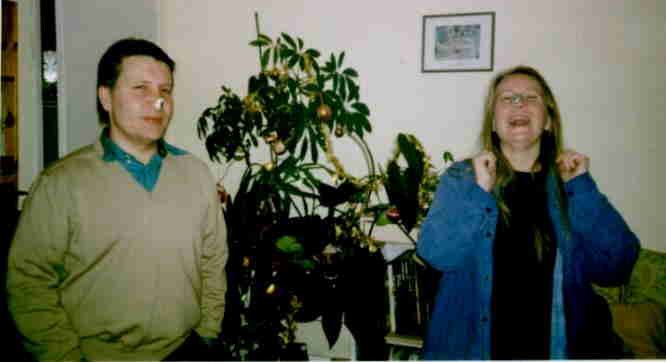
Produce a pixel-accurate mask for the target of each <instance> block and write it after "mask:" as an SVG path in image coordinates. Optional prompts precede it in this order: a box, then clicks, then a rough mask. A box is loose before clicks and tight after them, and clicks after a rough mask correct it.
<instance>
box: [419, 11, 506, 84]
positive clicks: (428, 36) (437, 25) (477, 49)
mask: <svg viewBox="0 0 666 362" xmlns="http://www.w3.org/2000/svg"><path fill="white" fill-rule="evenodd" d="M494 43H495V13H494V12H483V13H465V14H448V15H425V16H424V17H423V34H422V46H421V71H422V72H424V73H428V72H476V71H492V70H493V52H494V49H493V48H494Z"/></svg>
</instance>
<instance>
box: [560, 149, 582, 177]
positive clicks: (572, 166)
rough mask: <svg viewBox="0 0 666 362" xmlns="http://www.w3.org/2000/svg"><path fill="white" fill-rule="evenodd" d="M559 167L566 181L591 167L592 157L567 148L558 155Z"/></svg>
mask: <svg viewBox="0 0 666 362" xmlns="http://www.w3.org/2000/svg"><path fill="white" fill-rule="evenodd" d="M556 162H557V169H558V170H559V171H560V177H562V180H563V181H564V182H568V181H569V180H571V179H572V178H574V177H576V176H578V175H582V174H584V173H585V172H587V171H588V170H589V169H590V158H589V157H587V156H585V155H583V154H582V153H578V152H576V151H572V150H567V151H564V152H562V153H561V154H560V155H559V156H557V161H556Z"/></svg>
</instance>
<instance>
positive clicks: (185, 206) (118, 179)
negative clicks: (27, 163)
mask: <svg viewBox="0 0 666 362" xmlns="http://www.w3.org/2000/svg"><path fill="white" fill-rule="evenodd" d="M174 67H175V63H174V61H173V60H172V59H171V58H169V56H168V55H167V54H166V53H165V52H164V51H163V50H162V49H160V48H159V47H158V46H157V45H155V44H153V43H151V42H149V41H146V40H142V39H133V38H130V39H124V40H120V41H118V42H116V43H115V44H113V45H112V46H111V47H110V48H109V49H108V50H107V51H106V52H105V54H104V55H103V56H102V58H101V60H100V63H99V66H98V74H97V78H98V79H97V96H98V102H97V109H98V113H99V116H100V121H101V123H102V125H103V126H104V129H103V131H102V133H101V136H100V138H99V140H98V141H97V142H95V143H94V144H91V145H88V146H86V147H83V148H82V149H80V150H78V151H75V152H73V153H72V154H69V155H67V156H66V157H64V158H63V159H62V160H60V161H58V162H57V163H56V164H55V165H53V166H52V167H50V168H49V169H47V170H46V171H44V172H43V173H42V175H40V177H39V178H38V179H37V181H36V182H35V183H34V185H33V186H32V190H31V192H30V195H29V196H28V198H27V199H26V201H25V203H24V208H23V211H22V215H21V219H20V221H19V226H18V229H17V231H16V235H15V238H14V240H13V244H12V246H11V249H10V255H9V269H8V279H7V282H8V286H7V289H8V293H9V308H10V312H11V314H12V316H13V318H14V321H15V323H16V325H17V327H18V329H19V331H20V333H21V335H22V336H23V338H24V340H25V346H26V347H27V349H28V351H29V352H30V353H32V355H33V356H35V357H36V358H37V359H38V360H40V361H41V360H56V361H59V360H67V361H79V360H85V361H88V360H133V361H136V360H141V361H143V360H164V359H166V360H197V359H201V358H203V359H206V360H210V359H214V358H213V357H212V356H210V355H205V354H204V355H203V356H195V355H193V354H191V353H195V352H196V353H199V352H204V351H205V350H207V349H208V348H209V346H210V345H211V344H212V342H213V341H216V340H217V338H218V334H219V333H220V328H221V321H222V318H223V314H224V298H225V293H226V277H225V274H224V266H225V264H226V261H227V244H226V225H225V224H224V221H223V218H222V213H221V208H220V205H219V199H218V198H217V193H216V188H215V182H214V180H213V178H212V175H211V173H210V169H209V168H208V167H207V166H206V164H205V163H204V162H202V161H201V160H199V159H197V158H195V157H194V156H192V155H190V154H188V153H187V152H185V151H183V150H180V149H178V148H176V147H174V146H171V145H169V144H168V143H166V142H165V141H164V139H163V137H164V134H165V132H166V130H167V127H168V125H169V122H170V120H171V117H172V112H173V86H174V79H173V71H174Z"/></svg>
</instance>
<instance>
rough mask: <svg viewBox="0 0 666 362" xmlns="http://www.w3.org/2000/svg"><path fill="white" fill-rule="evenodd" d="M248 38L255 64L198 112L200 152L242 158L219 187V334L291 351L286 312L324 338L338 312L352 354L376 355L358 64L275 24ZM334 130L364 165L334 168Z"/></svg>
mask: <svg viewBox="0 0 666 362" xmlns="http://www.w3.org/2000/svg"><path fill="white" fill-rule="evenodd" d="M250 45H251V46H253V47H256V48H258V49H259V63H260V69H259V71H258V73H257V74H255V75H252V76H250V78H249V81H248V89H247V94H246V95H244V96H240V95H238V94H237V93H235V92H234V91H232V90H231V89H229V88H227V87H224V86H223V87H222V94H221V95H220V96H219V98H218V100H217V104H215V105H213V106H211V107H208V108H206V109H205V110H204V111H203V113H202V114H201V116H200V118H199V120H198V134H199V137H200V138H201V139H204V140H205V145H206V149H207V152H208V155H209V157H210V158H211V160H213V161H215V162H220V163H222V162H224V163H225V164H226V165H229V164H232V163H242V165H243V168H244V173H243V176H242V178H241V181H240V184H239V187H238V190H237V192H236V194H235V195H234V196H233V197H232V196H230V195H228V194H227V193H226V191H225V190H224V187H223V185H221V189H220V195H221V198H222V200H223V202H224V213H225V217H226V221H227V227H228V233H229V234H228V235H229V247H230V259H229V262H228V265H227V269H226V271H227V275H228V281H229V289H228V295H227V312H226V317H225V320H224V325H223V337H222V340H221V342H222V345H223V346H224V348H225V351H226V353H227V354H228V357H230V358H233V359H238V360H273V359H293V355H290V353H291V351H293V350H294V348H295V347H294V332H295V328H297V322H306V321H312V320H315V319H318V318H321V322H322V326H323V329H324V333H325V335H326V337H327V339H328V342H329V344H330V346H332V345H333V344H334V343H335V341H336V340H337V338H338V336H339V333H340V330H341V326H342V324H343V323H344V324H345V325H346V326H347V327H348V329H349V330H350V332H351V334H352V335H353V337H354V339H355V341H356V344H357V350H358V358H360V359H374V360H380V359H385V358H386V354H385V353H386V351H385V345H384V343H383V333H384V331H385V317H386V305H385V299H384V298H385V290H384V272H385V264H384V260H383V257H382V255H381V253H379V252H377V251H378V248H377V245H376V243H375V241H374V240H373V239H372V237H371V236H370V235H369V233H368V232H367V230H364V228H363V223H362V222H361V219H362V217H364V215H366V214H367V210H368V208H369V203H370V198H371V195H372V194H373V192H376V191H377V190H378V188H379V187H380V185H381V182H382V176H381V175H380V174H378V173H376V171H375V167H374V160H373V158H372V154H371V152H370V149H369V148H368V147H367V144H366V143H365V141H364V136H365V135H366V133H368V132H370V131H371V130H372V128H371V125H370V121H369V119H368V117H369V115H370V111H369V109H368V107H367V106H366V105H365V104H364V103H363V102H361V101H360V88H359V86H358V84H357V76H358V74H357V72H356V71H355V70H354V69H353V68H350V67H344V66H343V65H344V59H345V53H344V52H342V53H340V54H338V55H334V54H331V55H330V57H328V58H327V59H326V61H324V62H322V60H320V57H321V54H320V52H319V51H318V50H316V49H313V48H308V47H305V44H304V42H303V40H302V39H300V38H294V37H292V36H290V35H288V34H286V33H282V34H281V35H280V36H279V37H277V38H275V39H271V38H270V37H268V36H267V35H264V34H261V33H259V32H258V36H257V39H256V40H254V41H252V42H251V43H250ZM334 137H336V138H337V137H349V138H352V139H353V140H354V141H355V142H356V144H358V145H359V148H360V150H361V151H362V153H363V154H364V156H365V158H366V161H367V165H368V174H366V175H361V176H353V175H351V174H349V173H348V172H347V171H346V170H345V168H344V166H343V165H342V163H341V162H340V160H339V159H338V158H337V157H336V155H335V153H334V150H333V141H334ZM262 157H263V158H262ZM259 160H261V161H259Z"/></svg>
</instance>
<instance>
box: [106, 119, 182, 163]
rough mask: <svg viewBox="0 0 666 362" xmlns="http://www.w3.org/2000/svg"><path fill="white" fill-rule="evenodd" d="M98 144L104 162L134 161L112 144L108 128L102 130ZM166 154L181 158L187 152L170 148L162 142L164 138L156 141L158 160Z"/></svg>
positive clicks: (132, 157) (170, 146)
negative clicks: (100, 146) (99, 143)
mask: <svg viewBox="0 0 666 362" xmlns="http://www.w3.org/2000/svg"><path fill="white" fill-rule="evenodd" d="M100 142H101V143H102V149H103V150H104V154H103V156H102V159H103V160H104V161H107V162H112V161H120V160H126V159H128V158H129V159H132V160H136V158H135V157H134V156H132V155H130V154H129V153H127V152H125V151H124V150H123V149H122V148H120V146H118V145H117V144H116V143H115V142H113V140H112V139H111V137H110V135H109V128H108V127H105V128H104V130H102V134H101V136H100ZM168 154H171V155H173V156H182V155H185V154H187V151H184V150H181V149H180V148H178V147H175V146H172V145H170V144H168V143H167V142H166V141H165V140H164V138H161V139H160V140H159V141H157V155H156V156H159V157H160V158H165V157H166V156H167V155H168ZM137 162H138V161H137Z"/></svg>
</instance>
